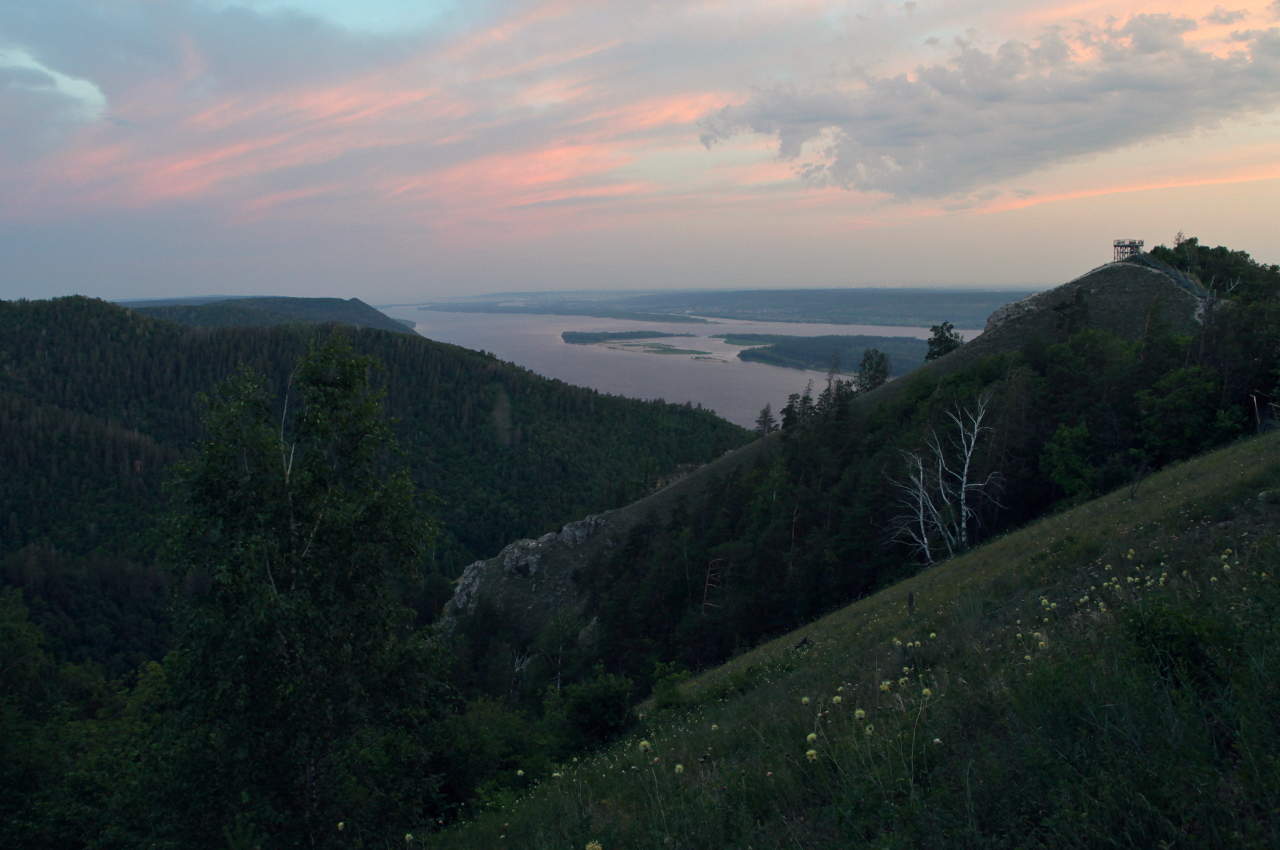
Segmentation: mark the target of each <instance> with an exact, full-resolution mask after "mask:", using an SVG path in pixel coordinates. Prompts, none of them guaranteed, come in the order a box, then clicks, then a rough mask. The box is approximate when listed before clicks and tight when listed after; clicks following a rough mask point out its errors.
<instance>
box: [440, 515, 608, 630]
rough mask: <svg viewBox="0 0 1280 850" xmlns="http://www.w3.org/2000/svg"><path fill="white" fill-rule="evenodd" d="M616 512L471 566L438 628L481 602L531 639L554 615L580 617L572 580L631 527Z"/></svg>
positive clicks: (514, 546)
mask: <svg viewBox="0 0 1280 850" xmlns="http://www.w3.org/2000/svg"><path fill="white" fill-rule="evenodd" d="M618 513H619V512H618V511H611V512H609V513H608V514H592V515H591V516H589V517H587V518H586V519H583V520H579V521H577V522H571V523H569V524H568V525H566V526H565V527H564V528H562V529H560V531H558V532H551V533H548V534H544V535H542V536H541V537H539V538H537V539H536V540H530V539H525V540H517V541H516V542H514V543H512V544H510V545H509V546H507V547H506V548H504V549H503V550H502V551H501V552H499V553H498V554H497V556H496V557H493V558H489V559H488V560H485V561H476V562H475V563H473V564H470V565H469V566H468V567H467V568H466V569H465V570H463V572H462V576H461V577H460V578H459V579H458V585H457V590H456V591H455V592H454V595H453V599H451V600H449V602H448V604H447V605H446V606H445V609H444V616H443V617H442V624H443V625H444V626H445V627H446V628H452V627H453V626H454V625H455V624H456V622H457V620H458V619H459V618H461V617H467V616H471V615H473V614H475V613H476V612H477V610H478V609H479V607H480V602H481V600H484V601H485V602H486V603H487V606H486V607H487V608H488V609H489V610H494V611H497V612H499V613H500V615H501V616H502V617H504V618H505V619H507V620H509V621H511V623H510V624H511V625H513V626H515V628H516V630H517V632H518V633H520V634H521V635H523V636H525V637H526V638H527V639H532V638H533V637H535V636H536V635H537V632H538V630H539V629H540V628H541V627H542V626H543V625H544V624H545V623H547V622H548V621H550V619H551V618H552V617H553V616H555V615H556V614H557V613H561V612H573V613H577V614H581V613H582V611H581V610H580V609H581V604H582V600H581V598H580V595H579V594H578V592H577V588H576V586H575V583H574V576H575V574H576V572H577V571H578V570H579V569H581V568H583V567H586V566H587V565H588V564H589V562H590V560H591V559H592V558H593V557H598V556H600V555H602V554H604V553H605V552H607V551H608V550H609V549H611V548H613V546H614V545H615V541H616V539H617V538H618V537H619V535H621V534H625V528H627V527H629V524H628V523H625V522H622V521H619V520H620V519H621V518H619V517H617V516H615V515H616V514H618ZM611 520H612V521H611Z"/></svg>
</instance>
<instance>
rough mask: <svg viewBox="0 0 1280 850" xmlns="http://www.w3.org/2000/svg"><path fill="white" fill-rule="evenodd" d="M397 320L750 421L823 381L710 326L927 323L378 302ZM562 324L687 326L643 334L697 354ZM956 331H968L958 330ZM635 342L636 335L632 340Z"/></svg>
mask: <svg viewBox="0 0 1280 850" xmlns="http://www.w3.org/2000/svg"><path fill="white" fill-rule="evenodd" d="M382 311H383V312H384V313H386V314H387V315H389V316H392V317H394V318H397V319H408V320H409V321H412V322H415V323H416V330H417V331H418V333H420V334H422V335H423V336H425V337H427V338H429V339H434V340H437V341H439V342H448V343H452V344H454V345H460V346H463V347H464V348H471V349H475V350H478V351H488V352H489V353H491V354H494V355H496V356H498V357H499V358H501V359H503V360H508V361H510V362H512V363H515V364H517V365H520V366H523V367H525V368H526V369H530V370H532V371H534V372H537V373H538V374H540V375H545V376H547V377H549V378H558V379H560V380H562V381H565V382H566V383H570V384H577V385H578V386H583V387H591V388H593V389H596V390H599V391H601V392H605V393H612V394H614V395H623V396H629V397H631V398H640V399H654V398H660V399H665V400H666V401H670V402H679V403H681V404H683V403H684V402H692V403H693V404H695V405H696V404H701V405H702V406H703V407H705V408H709V409H711V410H714V411H715V412H716V413H718V414H720V415H721V416H723V417H724V418H725V419H728V420H729V421H731V422H736V423H737V424H739V425H742V426H745V427H751V426H752V425H754V423H755V420H756V417H757V416H759V414H760V410H761V408H763V407H764V406H765V405H766V404H769V405H772V406H773V410H774V412H775V414H776V413H777V411H779V410H780V409H781V408H782V406H783V405H785V404H786V401H787V396H788V395H790V394H791V393H796V392H802V391H803V390H804V387H805V383H806V382H808V381H810V380H812V381H813V384H814V388H815V392H817V391H818V390H820V389H821V388H822V386H823V385H824V384H825V382H826V377H827V376H826V373H825V372H809V371H802V370H800V369H784V368H781V367H778V366H769V365H766V364H764V363H749V362H747V361H744V360H739V359H738V356H737V355H738V352H739V351H741V350H742V347H741V346H737V345H729V344H727V343H726V342H725V341H724V340H722V339H713V338H712V335H713V334H730V333H759V334H779V335H788V336H822V335H826V334H839V335H842V336H848V335H855V334H856V335H868V336H908V337H916V338H918V339H928V338H929V329H928V328H907V327H889V326H884V325H824V324H799V323H793V322H751V321H741V320H737V319H714V320H712V322H711V323H710V324H705V325H704V324H694V323H686V322H670V323H667V322H637V321H628V320H625V319H597V318H592V317H588V316H549V315H510V314H501V313H444V312H438V311H434V310H419V309H418V308H416V307H384V308H382ZM564 331H652V332H655V333H674V334H695V336H692V337H673V338H668V339H657V340H649V341H648V342H659V343H665V344H667V345H670V346H672V347H674V348H680V349H694V350H697V351H701V352H706V354H697V355H693V354H654V353H651V352H648V351H645V350H643V349H641V348H637V347H634V344H633V345H632V346H624V345H622V344H620V343H618V342H611V343H607V344H595V345H569V344H567V343H565V342H564V341H562V340H561V338H560V334H561V333H562V332H564ZM961 333H962V334H963V335H964V337H965V338H966V339H969V338H972V337H973V336H975V335H976V334H977V333H978V332H977V331H962V332H961ZM639 342H641V343H643V342H646V341H645V340H640V341H639Z"/></svg>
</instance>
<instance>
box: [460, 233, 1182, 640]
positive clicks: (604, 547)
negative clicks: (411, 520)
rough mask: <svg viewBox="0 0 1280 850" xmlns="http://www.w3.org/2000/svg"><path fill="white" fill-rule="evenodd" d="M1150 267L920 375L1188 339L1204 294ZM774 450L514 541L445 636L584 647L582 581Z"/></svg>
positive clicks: (1059, 296)
mask: <svg viewBox="0 0 1280 850" xmlns="http://www.w3.org/2000/svg"><path fill="white" fill-rule="evenodd" d="M1146 259H1147V261H1146V262H1143V261H1137V262H1134V261H1127V262H1122V263H1111V264H1108V265H1106V266H1102V267H1100V268H1097V269H1094V270H1093V271H1091V272H1089V273H1088V274H1085V275H1082V276H1081V277H1079V278H1076V279H1075V280H1073V281H1070V282H1068V283H1065V284H1063V285H1062V286H1059V287H1056V288H1054V289H1051V290H1047V291H1045V292H1041V293H1037V294H1036V295H1033V296H1031V297H1029V298H1025V299H1023V300H1021V301H1017V302H1014V303H1012V304H1009V305H1006V306H1004V307H1001V308H1000V309H999V310H997V311H996V312H995V313H993V314H992V316H991V318H990V319H989V320H988V321H987V327H986V331H985V332H984V333H983V334H982V335H981V336H979V337H978V338H977V339H975V340H974V341H972V342H970V343H968V344H966V345H964V346H961V347H960V348H959V349H957V350H956V351H954V352H952V353H951V354H948V355H947V356H946V357H943V358H940V359H938V360H935V361H933V362H931V363H927V364H925V366H923V367H922V368H921V370H920V374H924V375H928V376H932V377H935V378H936V379H939V380H940V379H942V378H943V377H944V376H945V375H947V374H949V373H951V372H954V371H956V370H957V369H960V368H963V367H964V366H965V365H967V364H969V363H972V362H973V361H974V360H976V359H978V358H981V357H984V356H987V355H991V354H996V353H999V352H1001V351H1010V350H1016V349H1019V348H1021V347H1022V346H1024V345H1026V344H1027V343H1028V342H1031V341H1032V340H1039V341H1042V342H1045V343H1052V342H1057V341H1059V340H1060V339H1064V338H1065V337H1066V336H1067V335H1069V334H1070V333H1072V332H1074V331H1075V330H1079V329H1082V328H1085V327H1095V328H1100V329H1104V330H1107V331H1110V332H1112V333H1115V334H1118V335H1120V336H1123V337H1127V338H1137V337H1140V336H1141V335H1142V334H1143V333H1144V332H1145V331H1146V330H1147V329H1148V328H1150V327H1152V326H1153V323H1159V324H1161V325H1163V326H1165V327H1168V328H1171V329H1173V330H1175V331H1187V330H1191V329H1192V328H1193V327H1194V326H1195V325H1196V323H1197V322H1198V321H1199V317H1200V314H1201V311H1202V309H1203V305H1204V301H1205V299H1204V297H1203V295H1202V293H1203V290H1202V289H1199V287H1198V284H1196V283H1195V281H1193V280H1190V279H1188V278H1185V277H1184V276H1182V275H1179V274H1178V273H1177V272H1173V270H1171V269H1167V268H1160V267H1158V264H1156V263H1155V261H1152V260H1149V258H1146ZM900 386H901V382H899V381H890V382H889V383H888V384H885V385H884V386H882V387H880V388H879V389H877V390H875V391H874V392H871V393H867V394H865V395H863V396H861V397H859V398H858V399H857V400H856V401H855V408H856V411H855V413H856V412H861V413H863V414H866V413H869V412H870V411H871V410H872V409H874V408H875V407H876V406H877V405H878V404H879V403H880V402H881V401H882V400H884V399H886V398H888V397H891V395H892V394H894V393H896V392H898V390H899V387H900ZM776 445H777V441H776V439H775V438H768V439H763V440H757V441H755V442H754V443H751V444H750V445H747V446H745V447H743V448H741V449H738V450H736V451H733V452H730V453H728V454H727V455H725V456H724V457H722V458H721V459H720V460H718V461H715V462H713V463H710V464H707V465H706V466H703V467H701V468H700V469H697V470H696V471H694V472H692V473H691V474H689V475H688V476H686V477H684V478H682V479H680V480H678V481H676V482H674V483H672V484H670V485H669V486H667V487H665V488H663V489H661V490H659V491H658V492H656V493H654V494H652V495H650V496H647V497H645V498H644V499H641V500H640V501H638V502H635V503H633V504H631V505H628V506H626V507H623V508H619V509H618V510H615V511H609V512H607V513H602V514H595V515H592V516H589V517H587V518H586V519H583V520H581V521H579V522H574V523H570V524H569V525H566V526H565V527H564V528H562V529H561V530H560V531H559V532H553V533H550V534H544V535H543V536H542V537H539V538H537V539H536V540H518V541H516V542H515V543H512V544H511V545H509V546H507V547H506V548H504V549H503V550H502V551H501V552H500V553H498V555H497V556H495V557H493V558H489V559H487V560H484V561H476V562H475V563H473V564H471V565H470V566H468V567H467V568H466V570H465V571H464V572H463V574H462V577H461V578H460V579H459V581H458V586H457V591H456V593H455V595H454V597H453V599H452V600H451V601H450V602H449V603H448V605H446V607H445V611H444V615H443V617H442V622H441V626H442V628H445V629H453V628H454V627H455V626H456V625H457V623H458V621H459V620H460V619H462V618H466V617H470V616H474V615H476V614H477V613H478V612H482V611H483V612H485V613H486V615H487V616H494V617H500V618H502V620H503V626H504V627H505V628H504V630H505V631H507V633H509V634H511V633H514V635H515V639H516V641H517V642H522V643H523V644H524V646H523V647H517V649H527V648H528V647H529V646H530V645H531V644H532V643H533V641H534V640H535V639H536V638H537V635H538V633H539V632H540V631H541V630H542V629H543V628H544V627H545V626H546V625H547V624H548V623H549V622H551V620H552V618H553V617H555V616H556V615H557V614H559V613H571V614H574V615H576V617H577V619H578V621H579V622H581V623H585V624H587V625H586V627H585V628H584V629H583V632H582V634H581V635H580V636H579V640H580V642H583V643H586V642H588V641H589V640H590V634H591V633H592V631H593V630H592V628H591V625H590V624H591V621H592V612H590V611H587V610H585V600H584V597H583V594H582V592H581V589H580V587H579V585H578V582H577V580H576V577H577V576H579V575H580V574H584V573H585V572H586V571H588V570H590V569H592V568H593V566H594V565H595V564H596V563H598V562H599V561H601V560H603V559H604V558H605V557H606V556H607V555H608V554H609V553H610V552H611V550H613V549H614V548H615V547H617V546H619V545H622V543H623V542H624V541H625V540H626V537H627V535H628V533H630V531H631V530H632V529H633V528H634V527H635V526H636V525H637V524H639V523H640V522H641V521H644V520H646V519H653V520H656V521H657V522H659V523H661V522H662V521H663V520H664V519H665V518H666V515H667V513H668V512H669V511H670V508H671V506H672V505H673V504H674V503H675V502H676V500H678V499H679V498H680V497H682V496H687V497H689V498H690V499H694V498H696V496H697V494H698V493H700V492H701V491H702V490H703V489H704V488H705V487H706V486H707V483H708V482H709V481H712V480H715V479H716V478H717V477H719V476H723V475H726V474H728V473H729V472H731V471H733V470H734V469H736V468H738V467H739V466H742V465H745V464H748V463H752V462H754V461H755V460H756V459H757V458H759V457H760V456H761V455H762V454H764V453H766V452H770V451H772V450H773V448H774V447H775V446H776ZM482 601H483V603H484V604H483V605H482V604H481V603H482ZM481 625H483V624H481Z"/></svg>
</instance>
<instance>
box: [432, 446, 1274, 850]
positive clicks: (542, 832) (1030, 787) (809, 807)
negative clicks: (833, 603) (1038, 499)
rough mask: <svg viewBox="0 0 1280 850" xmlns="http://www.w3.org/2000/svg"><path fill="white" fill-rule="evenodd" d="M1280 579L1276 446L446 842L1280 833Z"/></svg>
mask: <svg viewBox="0 0 1280 850" xmlns="http://www.w3.org/2000/svg"><path fill="white" fill-rule="evenodd" d="M1277 570H1280V434H1272V435H1269V436H1267V437H1263V438H1258V439H1253V440H1248V441H1245V442H1242V443H1239V444H1236V445H1234V446H1232V447H1230V448H1227V449H1224V450H1221V451H1218V452H1215V453H1213V454H1210V455H1207V456H1205V457H1202V458H1198V459H1196V460H1194V461H1190V462H1187V463H1183V464H1178V465H1175V466H1173V467H1170V468H1169V469H1167V470H1165V471H1163V472H1161V473H1159V474H1157V475H1154V476H1152V477H1151V478H1149V479H1148V480H1146V481H1144V482H1143V483H1142V484H1141V485H1140V486H1139V487H1136V488H1124V489H1121V490H1118V491H1116V492H1113V493H1111V494H1109V495H1107V496H1105V497H1103V498H1100V499H1098V500H1095V501H1093V502H1090V503H1088V504H1085V505H1082V506H1080V507H1078V508H1075V509H1073V510H1070V511H1066V512H1064V513H1061V514H1058V515H1056V516H1054V517H1052V518H1049V519H1046V520H1043V521H1040V522H1038V523H1035V524H1033V525H1031V526H1029V527H1027V528H1025V529H1022V530H1020V531H1018V532H1015V533H1012V534H1009V535H1007V536H1004V537H1001V538H999V539H997V540H994V541H992V542H991V543H989V544H987V545H985V546H983V547H981V548H979V549H976V550H974V551H972V552H970V553H968V554H965V555H963V556H961V557H958V558H955V559H953V560H950V561H947V562H945V563H943V564H940V565H938V566H937V567H934V568H933V569H930V570H927V571H925V572H923V573H921V574H920V575H918V576H915V577H914V578H911V579H908V580H906V581H903V582H901V583H899V584H897V585H895V586H893V587H891V588H887V589H885V590H883V591H881V592H879V593H876V594H874V595H872V596H869V597H867V598H865V599H863V600H861V601H859V602H857V603H855V604H853V605H850V606H848V607H847V608H843V609H841V610H839V611H836V612H833V613H832V614H829V615H827V616H826V617H824V618H822V619H820V620H818V621H817V622H815V623H813V624H811V625H809V626H807V627H805V628H803V629H801V630H799V631H797V632H794V633H791V634H788V635H786V636H784V637H781V638H779V639H777V640H774V641H773V642H771V643H768V644H766V645H763V646H761V647H759V648H757V649H755V650H753V651H751V652H748V653H746V654H744V655H741V656H739V657H738V658H735V659H734V660H733V661H732V662H730V663H729V664H726V665H724V666H723V667H720V668H716V669H713V670H709V671H707V672H706V673H704V674H703V675H701V676H698V677H696V678H694V679H692V680H690V681H688V682H687V683H685V684H683V685H680V686H678V687H676V688H668V689H666V690H664V691H662V692H661V693H660V698H659V701H658V703H657V704H655V703H653V702H650V703H648V704H646V706H644V707H643V711H644V712H645V718H644V720H643V721H642V722H641V724H640V725H639V726H638V727H637V728H635V729H634V730H633V731H632V732H631V734H630V735H629V736H628V737H627V738H626V739H625V740H623V741H621V742H619V743H618V744H617V745H615V746H613V747H611V748H609V749H607V750H604V751H602V752H600V753H599V754H597V755H593V756H591V757H588V758H583V759H575V760H573V761H567V762H565V763H562V764H551V765H546V766H538V767H537V768H535V767H534V766H533V765H532V764H530V765H529V766H528V767H529V769H528V770H525V771H524V772H523V775H522V776H520V778H519V779H518V780H516V781H518V782H520V783H522V785H523V787H524V791H523V792H522V793H520V794H519V795H518V796H512V797H502V796H499V797H495V798H493V799H491V800H490V801H489V803H490V805H489V807H488V809H487V810H485V811H484V812H483V813H482V814H480V815H479V816H478V817H476V818H475V819H474V820H472V821H470V822H468V823H466V824H463V825H461V826H459V827H457V828H452V829H447V830H446V831H444V832H442V833H440V834H438V835H433V836H431V837H430V838H429V839H428V840H427V841H426V844H427V846H431V847H441V848H445V847H448V848H462V849H463V850H465V848H472V847H476V848H479V847H486V848H488V847H494V846H511V847H524V848H553V847H555V848H560V847H578V848H581V847H585V846H590V844H589V843H590V842H593V841H594V842H599V844H600V846H602V847H603V848H604V849H605V850H613V848H647V847H654V848H658V847H755V848H785V847H854V846H868V847H903V848H906V847H974V848H977V847H984V848H985V847H1025V848H1040V847H1043V848H1061V847H1082V848H1083V847H1142V848H1149V847H1160V846H1164V847H1228V846H1230V847H1259V848H1262V847H1274V846H1276V843H1277V841H1280V770H1278V769H1277V765H1278V764H1280V744H1278V743H1277V742H1280V721H1278V720H1277V715H1276V713H1275V711H1274V707H1275V705H1277V704H1280V702H1278V701H1280V648H1278V647H1280V642H1278V638H1280V587H1278V586H1277V578H1276V575H1277ZM512 768H513V770H516V769H520V766H519V765H513V766H512ZM423 831H424V832H425V831H426V829H424V830H423Z"/></svg>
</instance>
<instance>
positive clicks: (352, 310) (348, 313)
mask: <svg viewBox="0 0 1280 850" xmlns="http://www.w3.org/2000/svg"><path fill="white" fill-rule="evenodd" d="M122 306H125V307H128V308H130V309H132V310H136V311H138V312H139V313H143V314H144V315H147V316H151V317H152V318H155V319H164V320H166V321H170V322H177V323H178V324H180V325H189V326H191V327H196V328H260V327H269V326H271V325H285V324H291V323H295V322H301V323H304V324H324V323H329V322H332V323H334V324H339V325H351V326H353V327H358V328H377V329H379V330H384V331H392V332H394V333H411V332H412V331H411V330H410V329H409V328H408V327H406V326H405V325H404V323H402V322H397V321H396V320H395V319H392V318H391V317H390V316H387V315H386V314H385V313H382V312H381V311H379V310H375V309H374V308H373V307H370V306H369V305H368V304H366V303H364V302H363V301H361V300H360V299H359V298H348V299H346V300H343V299H341V298H288V297H283V296H267V297H251V298H231V299H226V300H220V301H209V302H205V303H199V304H191V303H164V302H161V303H157V304H152V303H149V302H146V301H132V302H125V303H124V304H123V305H122Z"/></svg>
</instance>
